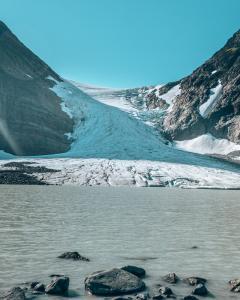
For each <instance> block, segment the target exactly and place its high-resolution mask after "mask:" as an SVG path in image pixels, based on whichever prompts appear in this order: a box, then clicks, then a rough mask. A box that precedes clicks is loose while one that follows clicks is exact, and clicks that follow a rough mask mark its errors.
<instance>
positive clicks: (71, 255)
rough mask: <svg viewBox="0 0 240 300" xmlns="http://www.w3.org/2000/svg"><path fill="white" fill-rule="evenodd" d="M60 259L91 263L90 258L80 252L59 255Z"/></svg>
mask: <svg viewBox="0 0 240 300" xmlns="http://www.w3.org/2000/svg"><path fill="white" fill-rule="evenodd" d="M58 258H64V259H72V260H82V261H90V259H89V258H87V257H84V256H82V255H81V254H79V253H78V252H64V253H63V254H61V255H59V256H58Z"/></svg>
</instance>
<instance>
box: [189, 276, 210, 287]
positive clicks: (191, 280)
mask: <svg viewBox="0 0 240 300" xmlns="http://www.w3.org/2000/svg"><path fill="white" fill-rule="evenodd" d="M183 281H184V282H186V283H188V284H190V285H197V284H199V283H201V284H205V283H206V282H207V280H206V279H205V278H201V277H194V276H192V277H188V278H185V279H184V280H183Z"/></svg>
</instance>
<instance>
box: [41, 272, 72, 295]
mask: <svg viewBox="0 0 240 300" xmlns="http://www.w3.org/2000/svg"><path fill="white" fill-rule="evenodd" d="M68 287H69V278H68V277H66V276H63V277H55V278H54V279H53V280H52V281H51V283H50V284H49V285H48V286H47V287H46V290H45V292H46V293H47V294H52V295H64V294H66V292H67V291H68Z"/></svg>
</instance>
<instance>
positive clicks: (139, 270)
mask: <svg viewBox="0 0 240 300" xmlns="http://www.w3.org/2000/svg"><path fill="white" fill-rule="evenodd" d="M121 269H122V270H124V271H127V272H129V273H132V274H133V275H135V276H137V277H140V278H142V277H144V276H145V275H146V271H145V270H144V269H143V268H139V267H136V266H125V267H122V268H121Z"/></svg>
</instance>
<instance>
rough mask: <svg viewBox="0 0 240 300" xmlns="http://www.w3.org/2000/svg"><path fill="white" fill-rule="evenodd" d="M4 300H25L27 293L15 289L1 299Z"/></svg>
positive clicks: (17, 288)
mask: <svg viewBox="0 0 240 300" xmlns="http://www.w3.org/2000/svg"><path fill="white" fill-rule="evenodd" d="M0 299H2V300H25V299H26V297H25V293H24V290H22V289H21V288H20V287H14V288H12V289H11V290H9V291H8V292H7V293H6V294H4V295H3V296H1V297H0Z"/></svg>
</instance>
